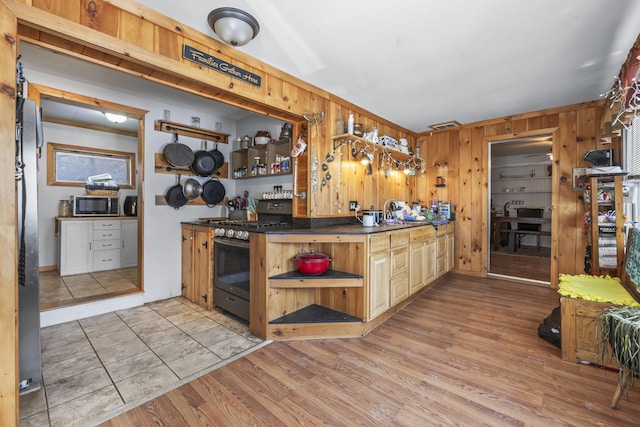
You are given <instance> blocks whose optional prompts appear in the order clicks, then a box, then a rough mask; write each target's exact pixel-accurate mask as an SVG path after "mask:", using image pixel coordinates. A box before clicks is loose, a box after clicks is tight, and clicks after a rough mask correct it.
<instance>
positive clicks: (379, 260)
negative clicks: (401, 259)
mask: <svg viewBox="0 0 640 427" xmlns="http://www.w3.org/2000/svg"><path fill="white" fill-rule="evenodd" d="M388 308H389V252H381V253H377V254H374V255H371V256H369V320H372V319H374V318H376V317H377V316H378V315H380V314H382V313H384V312H385V310H387V309H388Z"/></svg>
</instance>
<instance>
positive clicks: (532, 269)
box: [489, 248, 551, 282]
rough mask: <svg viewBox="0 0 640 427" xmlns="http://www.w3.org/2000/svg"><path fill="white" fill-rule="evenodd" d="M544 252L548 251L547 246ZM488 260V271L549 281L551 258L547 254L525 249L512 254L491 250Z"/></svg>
mask: <svg viewBox="0 0 640 427" xmlns="http://www.w3.org/2000/svg"><path fill="white" fill-rule="evenodd" d="M534 250H535V249H534ZM546 252H549V250H548V248H546ZM489 262H490V264H489V272H490V273H494V274H501V275H503V276H511V277H521V278H524V279H532V280H540V281H542V282H550V279H551V258H550V257H548V256H547V257H542V256H535V255H533V252H531V253H530V252H527V251H526V250H522V251H520V253H518V252H516V253H514V254H510V253H506V251H501V252H498V251H491V256H490V258H489Z"/></svg>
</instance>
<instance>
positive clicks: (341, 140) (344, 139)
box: [331, 133, 416, 162]
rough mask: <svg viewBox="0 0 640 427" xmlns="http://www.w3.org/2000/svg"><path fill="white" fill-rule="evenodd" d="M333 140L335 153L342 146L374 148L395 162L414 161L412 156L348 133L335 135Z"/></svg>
mask: <svg viewBox="0 0 640 427" xmlns="http://www.w3.org/2000/svg"><path fill="white" fill-rule="evenodd" d="M331 139H332V140H333V151H336V150H337V149H338V148H340V147H341V146H342V145H344V144H347V145H354V146H355V147H356V148H363V147H366V146H369V147H374V148H375V149H376V150H377V151H378V150H379V151H381V152H382V153H384V154H387V155H389V156H391V158H392V159H393V160H395V161H402V162H404V161H407V160H411V159H415V158H416V156H414V155H412V154H407V153H403V152H402V151H400V150H394V149H393V148H388V147H385V146H384V145H380V144H376V143H375V142H371V141H367V140H366V139H362V138H360V137H359V136H355V135H351V134H348V133H345V134H342V135H336V136H333V137H331Z"/></svg>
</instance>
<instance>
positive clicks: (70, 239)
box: [58, 221, 93, 276]
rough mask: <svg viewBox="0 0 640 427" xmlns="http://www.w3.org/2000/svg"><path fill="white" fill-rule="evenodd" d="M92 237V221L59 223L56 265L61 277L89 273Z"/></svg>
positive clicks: (91, 263) (91, 264)
mask: <svg viewBox="0 0 640 427" xmlns="http://www.w3.org/2000/svg"><path fill="white" fill-rule="evenodd" d="M92 236H93V221H61V227H60V245H59V249H60V259H59V265H58V271H59V272H60V275H61V276H66V275H69V274H80V273H89V272H91V270H92V269H93V255H92V240H91V239H92Z"/></svg>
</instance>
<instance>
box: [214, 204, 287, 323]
mask: <svg viewBox="0 0 640 427" xmlns="http://www.w3.org/2000/svg"><path fill="white" fill-rule="evenodd" d="M256 212H257V214H258V217H259V218H260V219H261V220H259V221H246V220H220V219H211V220H207V219H204V221H206V222H208V224H209V225H210V226H211V227H213V228H214V239H213V242H214V245H213V252H214V255H213V257H214V266H213V271H214V277H213V298H214V304H215V306H216V307H218V308H220V309H222V310H225V311H227V312H229V313H232V314H234V315H236V316H238V317H239V318H241V319H243V320H246V321H247V322H248V321H249V317H250V308H249V301H250V298H251V295H250V276H251V274H250V273H251V254H250V243H249V241H250V238H251V233H252V232H260V231H264V230H274V229H278V228H287V227H290V226H291V224H292V216H291V201H290V200H288V201H287V200H279V201H278V202H277V203H275V202H274V201H267V200H261V201H259V202H258V204H257V206H256Z"/></svg>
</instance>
